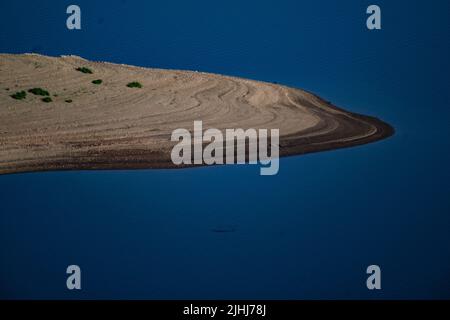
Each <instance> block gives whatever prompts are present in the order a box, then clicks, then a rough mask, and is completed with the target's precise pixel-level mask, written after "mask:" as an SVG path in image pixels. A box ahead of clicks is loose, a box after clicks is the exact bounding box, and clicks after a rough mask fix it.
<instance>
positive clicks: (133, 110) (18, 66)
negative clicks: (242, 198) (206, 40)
mask: <svg viewBox="0 0 450 320" xmlns="http://www.w3.org/2000/svg"><path fill="white" fill-rule="evenodd" d="M78 67H88V68H90V69H91V70H92V71H93V72H94V73H93V74H83V73H81V72H79V71H76V70H75V69H76V68H78ZM95 79H102V80H103V83H102V84H101V85H95V84H92V83H91V81H92V80H95ZM132 81H138V82H140V83H141V84H142V85H143V88H140V89H139V88H128V87H127V86H126V84H127V83H129V82H132ZM34 87H40V88H43V89H45V90H48V91H49V92H50V94H51V97H52V99H53V102H50V103H44V102H42V101H41V98H42V97H41V96H35V95H33V94H31V93H27V97H26V99H24V100H15V99H12V98H11V97H10V95H11V94H13V93H15V92H17V91H21V90H25V91H27V90H28V89H30V88H34ZM6 88H9V91H7V90H6ZM53 94H57V95H58V96H57V97H54V96H53ZM66 99H71V100H73V102H72V103H67V102H65V100H66ZM194 120H202V121H203V129H204V130H206V129H208V128H218V129H221V130H223V129H226V128H230V129H231V128H243V129H247V128H255V129H259V128H267V129H271V128H277V129H280V154H281V155H283V156H285V155H294V154H303V153H307V152H315V151H322V150H329V149H335V148H342V147H348V146H354V145H359V144H364V143H368V142H372V141H376V140H379V139H382V138H385V137H387V136H390V135H391V134H392V133H393V129H392V127H390V126H389V125H387V124H386V123H384V122H382V121H380V120H378V119H376V118H372V117H367V116H362V115H357V114H354V113H351V112H347V111H344V110H342V109H338V108H336V107H334V106H333V105H331V104H329V103H327V102H325V101H324V100H322V99H320V98H319V97H317V96H315V95H313V94H311V93H308V92H305V91H303V90H299V89H293V88H288V87H285V86H281V85H276V84H271V83H266V82H260V81H253V80H246V79H240V78H234V77H227V76H221V75H215V74H209V73H201V72H191V71H177V70H161V69H149V68H141V67H134V66H128V65H118V64H112V63H105V62H92V61H87V60H84V59H82V58H80V57H75V56H65V57H58V58H55V57H47V56H42V55H35V54H32V55H31V54H25V55H10V54H0V174H5V173H15V172H27V171H42V170H69V169H125V168H127V169H134V168H173V167H175V166H174V165H173V164H172V162H171V159H170V151H171V149H172V147H173V145H174V144H175V142H171V141H170V136H171V133H172V131H173V130H174V129H176V128H186V129H189V130H191V131H192V130H193V122H194Z"/></svg>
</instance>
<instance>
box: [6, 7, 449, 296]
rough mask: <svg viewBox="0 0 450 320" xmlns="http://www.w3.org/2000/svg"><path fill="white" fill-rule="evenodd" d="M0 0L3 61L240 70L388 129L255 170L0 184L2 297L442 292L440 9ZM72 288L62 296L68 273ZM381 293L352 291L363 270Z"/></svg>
mask: <svg viewBox="0 0 450 320" xmlns="http://www.w3.org/2000/svg"><path fill="white" fill-rule="evenodd" d="M70 4H71V3H69V2H67V1H40V2H39V3H37V2H31V1H30V2H29V3H27V2H20V3H19V2H12V1H10V2H5V1H4V2H1V3H0V10H1V11H2V12H8V15H7V16H6V17H4V18H3V19H1V20H0V52H4V53H23V52H37V53H42V54H47V55H62V54H75V55H80V56H82V57H84V58H87V59H90V60H100V61H110V62H116V63H126V64H132V65H139V66H145V67H157V68H169V69H187V70H199V71H206V72H213V73H219V74H226V75H233V76H240V77H244V78H250V79H256V80H263V81H269V82H273V81H276V82H278V83H281V84H285V85H289V86H292V87H299V88H302V89H305V90H309V91H312V92H314V93H316V94H318V95H320V96H321V97H323V98H325V99H326V100H329V101H331V102H332V103H333V104H335V105H337V106H340V107H343V108H345V109H346V110H349V111H353V112H358V113H363V114H367V115H373V116H376V117H379V118H380V119H382V120H384V121H386V122H388V123H389V124H391V125H392V126H393V127H394V128H395V130H396V133H395V135H394V136H393V137H391V138H389V139H386V140H383V141H379V142H376V143H372V144H368V145H364V146H359V147H354V148H348V149H341V150H335V151H329V152H323V153H316V154H309V155H305V156H294V157H288V158H283V159H281V161H280V171H279V173H278V175H276V176H260V175H259V167H258V166H249V165H247V166H246V165H231V166H229V165H227V166H215V167H204V168H193V169H183V170H139V171H73V172H45V173H27V174H14V175H4V176H0V240H1V243H2V246H1V249H0V262H1V264H0V298H3V299H5V298H7V299H23V298H26V299H45V298H58V299H78V298H81V299H95V298H107V299H119V298H123V299H372V298H374V299H375V298H382V299H406V298H409V299H416V298H424V299H429V298H450V285H449V283H450V282H449V280H450V246H449V243H450V232H449V230H450V169H449V165H448V164H449V162H450V151H449V150H450V148H449V147H450V143H449V142H450V140H449V137H450V126H449V120H450V109H449V106H450V90H449V80H448V75H449V73H450V61H449V59H448V57H449V56H450V42H449V39H450V37H449V32H450V22H449V19H448V12H449V9H450V8H449V7H450V3H449V2H448V1H444V0H442V1H440V0H439V1H434V2H433V5H428V4H427V5H425V3H424V1H406V0H405V1H395V3H393V1H377V4H378V5H379V6H380V7H381V9H382V30H378V31H369V30H367V28H366V27H365V21H366V18H367V15H366V14H365V10H366V8H367V6H368V5H369V4H371V2H369V1H356V0H355V1H346V2H345V4H344V3H340V2H334V1H325V0H320V1H315V2H313V3H312V2H303V1H288V0H285V1H277V2H276V4H275V3H274V2H270V1H258V3H257V4H256V3H251V2H245V3H243V2H242V1H227V2H223V3H218V2H211V1H193V2H191V1H189V2H186V1H165V2H164V3H156V2H153V1H108V2H106V1H96V2H95V3H93V1H85V0H83V1H77V4H78V5H79V6H80V7H81V10H82V30H79V31H69V30H68V29H67V28H66V27H65V20H66V18H67V15H66V14H65V10H66V7H67V6H68V5H70ZM71 264H76V265H79V266H80V267H81V270H82V290H80V291H76V290H75V291H69V290H67V288H66V277H67V275H66V268H67V266H68V265H71ZM371 264H376V265H379V266H380V267H381V270H382V290H380V291H376V290H375V291H369V290H368V289H367V288H366V279H367V274H366V268H367V266H369V265H371Z"/></svg>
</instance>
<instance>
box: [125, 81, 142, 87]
mask: <svg viewBox="0 0 450 320" xmlns="http://www.w3.org/2000/svg"><path fill="white" fill-rule="evenodd" d="M127 87H128V88H142V84H140V83H139V82H137V81H133V82H130V83H129V84H127Z"/></svg>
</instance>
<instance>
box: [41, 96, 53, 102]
mask: <svg viewBox="0 0 450 320" xmlns="http://www.w3.org/2000/svg"><path fill="white" fill-rule="evenodd" d="M42 101H44V102H46V103H49V102H52V101H53V100H52V98H50V97H45V98H42Z"/></svg>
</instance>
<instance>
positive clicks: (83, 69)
mask: <svg viewBox="0 0 450 320" xmlns="http://www.w3.org/2000/svg"><path fill="white" fill-rule="evenodd" d="M76 70H77V71H80V72H83V73H90V74H92V73H93V72H92V70H91V69H89V68H86V67H79V68H76Z"/></svg>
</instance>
